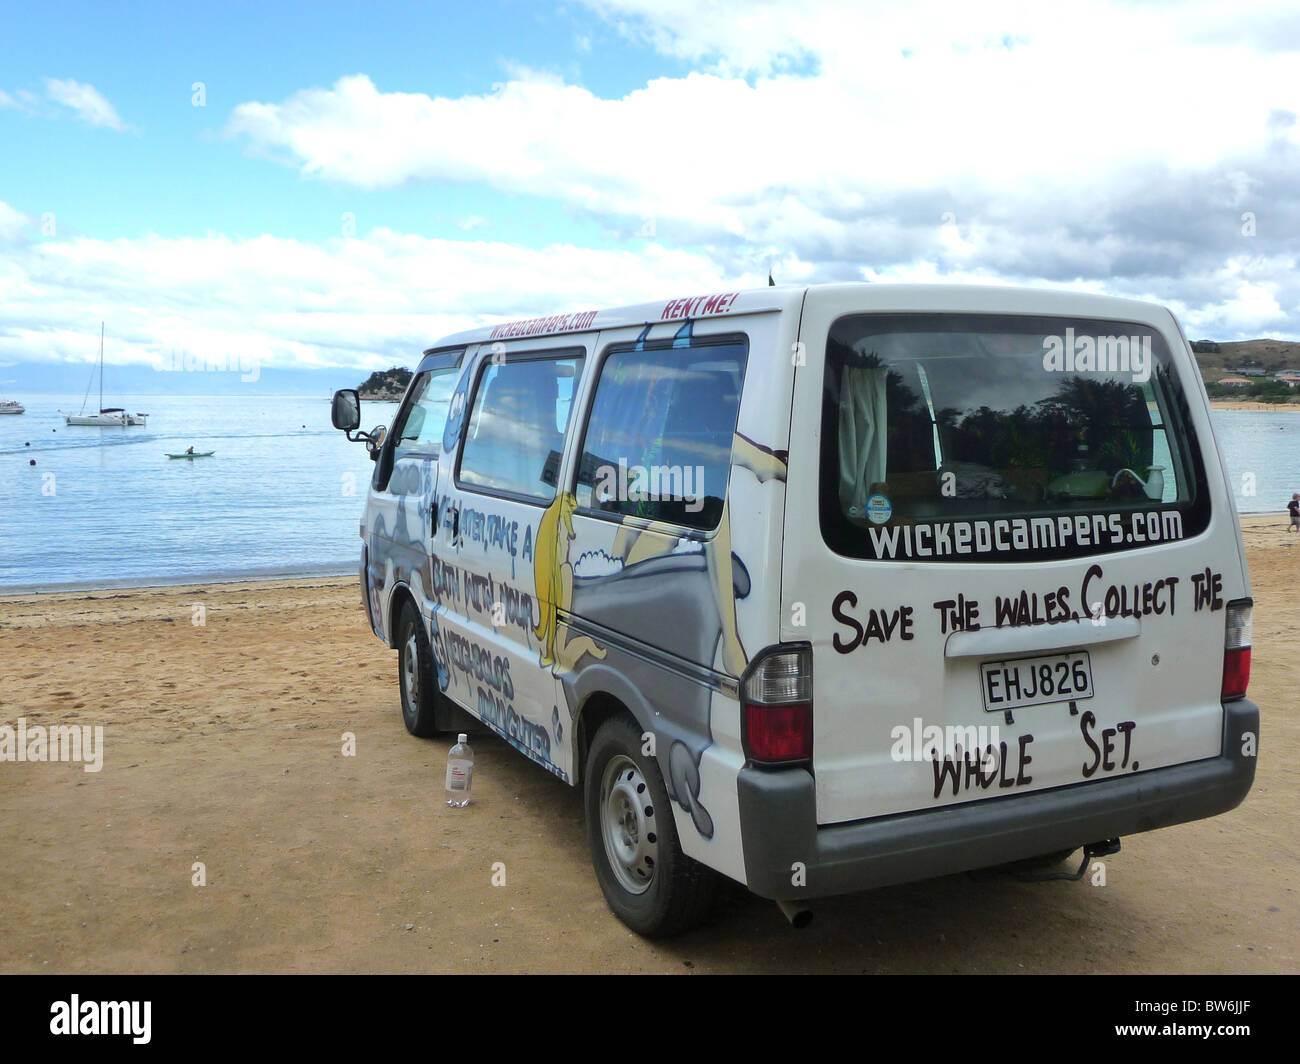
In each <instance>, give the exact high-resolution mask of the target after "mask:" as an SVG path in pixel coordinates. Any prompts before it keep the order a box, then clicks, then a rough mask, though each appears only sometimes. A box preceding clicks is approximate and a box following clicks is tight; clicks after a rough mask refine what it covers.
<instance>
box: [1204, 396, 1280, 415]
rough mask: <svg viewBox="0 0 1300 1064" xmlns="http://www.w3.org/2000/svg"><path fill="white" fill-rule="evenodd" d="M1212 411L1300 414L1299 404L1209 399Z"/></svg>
mask: <svg viewBox="0 0 1300 1064" xmlns="http://www.w3.org/2000/svg"><path fill="white" fill-rule="evenodd" d="M1210 408H1211V409H1213V410H1254V411H1257V412H1259V413H1263V414H1275V413H1284V414H1286V413H1296V412H1300V403H1257V402H1253V401H1252V400H1250V399H1211V400H1210Z"/></svg>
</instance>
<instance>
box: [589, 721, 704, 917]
mask: <svg viewBox="0 0 1300 1064" xmlns="http://www.w3.org/2000/svg"><path fill="white" fill-rule="evenodd" d="M641 741H642V739H641V734H640V732H639V731H638V730H637V728H636V727H635V726H634V725H633V724H632V722H631V721H630V720H629V719H628V718H626V717H614V718H611V719H610V720H607V721H606V722H605V723H604V724H602V725H601V727H600V729H599V731H597V732H596V738H595V739H594V740H593V742H592V744H591V750H590V752H589V753H588V755H587V762H586V766H585V769H584V772H585V775H586V783H585V785H584V793H583V799H584V806H585V810H586V816H587V843H588V846H589V847H590V849H591V860H592V864H593V865H594V866H595V869H596V879H597V881H598V882H599V883H600V889H601V891H602V893H604V895H605V901H606V902H607V903H608V904H609V907H610V909H612V910H613V912H614V915H615V916H617V917H618V918H619V919H620V920H622V921H623V923H625V924H627V926H628V927H630V928H631V929H632V930H633V931H636V932H638V933H639V934H642V935H646V936H649V937H662V936H667V935H673V934H677V933H679V932H681V931H685V930H687V929H689V928H691V927H694V926H696V925H698V924H700V923H702V922H703V921H704V919H705V918H706V917H707V916H708V912H709V907H710V903H711V900H712V898H713V894H714V890H715V887H716V885H717V884H716V877H715V875H714V873H713V872H712V871H710V870H709V869H707V868H705V867H704V866H703V865H701V864H699V863H698V862H697V861H693V860H692V859H691V858H689V857H687V856H686V854H684V853H682V850H681V846H680V845H679V843H678V839H677V828H676V826H675V824H674V823H673V812H672V808H671V806H670V804H669V799H668V792H667V789H666V788H665V787H664V782H663V777H662V776H661V775H660V772H659V766H658V764H657V763H656V761H655V760H654V758H650V757H645V756H644V755H643V754H642V753H641Z"/></svg>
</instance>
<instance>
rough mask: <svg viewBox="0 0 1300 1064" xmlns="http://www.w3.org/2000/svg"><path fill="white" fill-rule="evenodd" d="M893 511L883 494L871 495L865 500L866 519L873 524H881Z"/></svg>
mask: <svg viewBox="0 0 1300 1064" xmlns="http://www.w3.org/2000/svg"><path fill="white" fill-rule="evenodd" d="M893 512H894V508H893V506H891V505H890V503H889V499H888V498H887V497H885V496H884V495H873V496H871V498H869V499H868V500H867V520H868V521H870V522H871V523H872V524H873V525H883V524H884V523H885V522H886V521H888V520H889V518H890V516H891V515H892V514H893Z"/></svg>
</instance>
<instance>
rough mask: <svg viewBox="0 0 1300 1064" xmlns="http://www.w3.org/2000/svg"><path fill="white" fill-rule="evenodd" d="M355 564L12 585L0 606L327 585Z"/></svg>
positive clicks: (0, 593)
mask: <svg viewBox="0 0 1300 1064" xmlns="http://www.w3.org/2000/svg"><path fill="white" fill-rule="evenodd" d="M357 571H358V570H357V566H356V565H347V566H344V565H340V566H338V567H337V568H335V567H333V566H327V567H321V568H317V569H283V570H281V569H271V570H267V569H261V570H256V569H255V570H251V571H249V572H244V573H232V572H223V573H192V574H190V575H188V576H178V577H174V578H168V577H158V578H156V579H146V580H145V581H144V582H140V580H139V578H137V577H132V576H128V577H122V578H120V579H117V580H77V581H71V582H69V583H61V584H13V585H11V586H9V587H0V604H3V603H4V601H5V600H6V599H29V598H51V597H54V596H58V595H87V596H94V595H95V594H96V593H105V594H107V593H112V592H122V591H158V590H178V589H184V588H203V587H231V586H234V585H242V584H263V585H275V584H281V583H285V584H289V583H294V584H297V583H300V582H301V581H303V580H321V581H327V582H330V583H333V582H336V581H339V580H344V579H349V578H350V579H354V580H355V579H356V578H357Z"/></svg>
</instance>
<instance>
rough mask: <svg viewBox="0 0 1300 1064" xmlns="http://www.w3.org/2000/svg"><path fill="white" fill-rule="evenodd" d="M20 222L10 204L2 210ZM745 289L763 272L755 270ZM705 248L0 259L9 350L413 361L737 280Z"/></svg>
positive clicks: (15, 251) (245, 244)
mask: <svg viewBox="0 0 1300 1064" xmlns="http://www.w3.org/2000/svg"><path fill="white" fill-rule="evenodd" d="M11 216H12V217H21V215H18V213H17V212H16V211H13V210H12V209H11V208H9V207H8V206H7V205H5V204H3V203H0V219H5V218H9V217H11ZM744 280H745V281H746V283H748V284H751V285H758V284H761V283H763V279H762V278H761V277H759V276H757V275H751V276H749V277H747V278H745V279H744ZM734 281H735V278H733V277H729V276H726V275H725V274H724V273H723V272H722V271H721V270H720V269H719V267H718V266H717V265H716V264H715V263H714V262H713V261H712V260H710V259H709V258H708V257H707V256H704V255H701V254H698V253H692V252H684V251H674V250H671V249H668V248H664V247H661V246H659V245H655V244H650V245H646V246H643V247H641V248H639V249H638V250H636V251H632V250H593V249H589V248H580V247H574V246H572V245H567V244H556V245H552V246H549V247H545V248H535V249H529V248H520V247H514V246H512V245H509V244H504V243H500V242H497V241H486V240H460V241H456V240H441V239H431V238H428V237H422V236H414V235H411V234H405V233H397V232H393V231H391V230H388V229H376V230H374V231H372V232H370V233H368V234H366V235H365V236H364V238H354V239H337V240H333V241H330V242H329V243H327V244H325V245H321V246H318V245H312V244H305V243H302V242H300V241H296V240H288V239H283V238H278V237H272V236H260V237H256V238H254V239H250V240H232V239H229V238H227V237H224V236H207V237H195V238H175V239H165V238H161V237H157V236H149V237H144V238H141V239H138V240H126V239H118V240H94V239H88V238H76V239H69V240H59V241H36V240H30V241H26V242H22V241H19V242H18V243H17V244H15V245H14V246H12V247H11V248H9V249H8V251H7V253H6V255H5V256H4V258H3V259H0V322H4V323H5V328H4V329H3V330H0V358H6V359H14V360H18V361H31V360H35V361H52V362H58V361H67V362H84V361H87V360H90V359H93V358H94V357H95V354H96V352H97V351H98V323H99V321H100V320H101V319H103V320H106V321H107V322H108V328H109V333H110V335H111V336H114V337H115V340H114V343H113V345H112V351H111V352H110V359H111V360H114V361H118V362H135V363H149V364H153V365H161V364H166V363H168V362H169V361H170V359H171V357H172V352H174V351H181V352H189V353H191V354H193V355H195V356H196V357H199V358H203V359H208V358H212V359H217V358H225V357H227V356H228V355H231V354H236V355H239V356H242V357H246V358H255V359H257V360H258V361H259V363H260V364H261V365H262V366H263V367H268V366H275V367H294V368H303V367H310V366H349V367H366V368H375V369H378V368H384V367H386V366H391V365H393V364H394V363H395V362H404V363H406V364H408V365H409V364H411V362H412V360H413V359H415V358H418V356H419V352H420V351H421V350H423V349H424V348H425V347H427V346H429V345H430V344H431V343H433V342H434V341H436V340H438V339H440V338H441V337H443V336H446V335H448V334H449V333H452V332H457V331H460V330H461V329H467V328H472V327H474V326H476V325H479V324H487V323H492V322H497V321H505V320H511V319H514V318H521V317H532V316H536V315H540V314H545V313H551V312H560V311H569V310H583V309H596V308H600V307H608V306H617V305H619V304H624V303H629V302H637V301H641V300H646V299H652V298H656V297H660V296H664V297H666V296H668V295H672V294H674V293H677V292H680V291H708V290H711V289H721V288H724V287H729V286H730V285H731V284H732V283H733V282H734Z"/></svg>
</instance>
